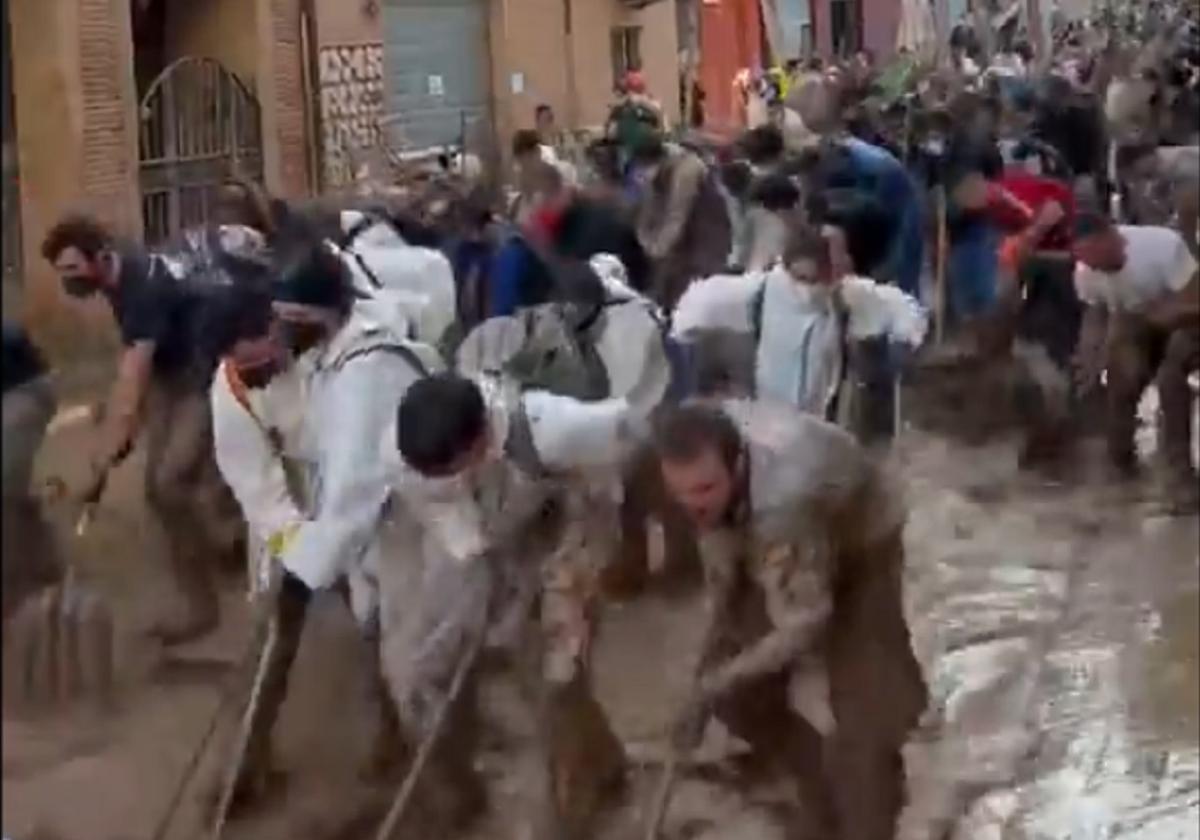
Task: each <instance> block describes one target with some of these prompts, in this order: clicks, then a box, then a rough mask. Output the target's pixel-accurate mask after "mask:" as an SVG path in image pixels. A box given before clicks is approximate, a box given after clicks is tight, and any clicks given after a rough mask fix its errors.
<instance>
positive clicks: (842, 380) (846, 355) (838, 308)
mask: <svg viewBox="0 0 1200 840" xmlns="http://www.w3.org/2000/svg"><path fill="white" fill-rule="evenodd" d="M833 307H834V312H835V314H836V317H837V323H838V342H839V347H838V356H839V357H840V358H839V364H840V366H841V370H840V372H839V375H838V380H839V381H838V384H837V388H836V389H835V391H834V395H833V399H832V400H831V401H830V403H829V406H828V409H827V411H826V416H825V418H824V419H825V420H828V421H829V422H831V423H837V417H838V412H839V410H840V404H841V402H842V400H843V398H844V397H845V393H844V391H845V384H846V377H847V375H848V374H849V372H850V307H848V306H847V305H846V301H845V299H844V298H843V297H842V294H841V291H840V290H838V291H835V292H834V295H833Z"/></svg>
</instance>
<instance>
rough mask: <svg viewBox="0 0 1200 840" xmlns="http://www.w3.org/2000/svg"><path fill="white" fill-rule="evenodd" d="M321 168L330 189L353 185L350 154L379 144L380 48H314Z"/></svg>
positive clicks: (374, 46) (381, 102) (381, 71)
mask: <svg viewBox="0 0 1200 840" xmlns="http://www.w3.org/2000/svg"><path fill="white" fill-rule="evenodd" d="M319 57H320V92H321V127H322V134H323V143H322V157H323V158H324V160H323V161H322V167H323V169H324V175H325V183H326V184H328V185H331V186H335V185H344V184H348V183H350V182H352V181H353V179H354V173H353V171H352V164H351V154H352V152H353V151H354V150H356V149H368V148H373V147H375V146H376V145H378V143H379V141H380V130H379V118H380V116H382V113H383V45H382V44H354V45H333V46H328V47H322V48H321V50H320V55H319Z"/></svg>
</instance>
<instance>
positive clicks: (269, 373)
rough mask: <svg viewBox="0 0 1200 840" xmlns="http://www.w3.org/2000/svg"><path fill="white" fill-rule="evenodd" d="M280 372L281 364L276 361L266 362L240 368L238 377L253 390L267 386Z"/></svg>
mask: <svg viewBox="0 0 1200 840" xmlns="http://www.w3.org/2000/svg"><path fill="white" fill-rule="evenodd" d="M278 374H279V365H278V364H276V363H275V362H264V363H262V364H257V365H254V366H253V367H246V368H238V377H239V378H240V379H241V380H242V383H243V384H244V385H245V386H246V387H247V388H249V389H250V390H252V391H258V390H261V389H263V388H266V387H267V386H268V385H270V384H271V380H272V379H274V378H275V377H276V376H277V375H278Z"/></svg>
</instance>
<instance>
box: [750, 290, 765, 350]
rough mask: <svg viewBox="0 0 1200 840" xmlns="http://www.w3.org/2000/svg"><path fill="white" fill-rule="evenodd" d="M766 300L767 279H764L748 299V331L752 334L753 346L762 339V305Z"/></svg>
mask: <svg viewBox="0 0 1200 840" xmlns="http://www.w3.org/2000/svg"><path fill="white" fill-rule="evenodd" d="M766 299H767V278H766V277H764V278H763V281H762V283H760V284H759V286H758V289H757V290H755V292H754V297H752V298H750V331H751V332H752V333H753V334H754V344H755V346H757V345H758V342H759V341H760V340H761V339H762V325H763V303H764V301H766Z"/></svg>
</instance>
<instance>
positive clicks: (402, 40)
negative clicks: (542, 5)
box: [380, 0, 491, 150]
mask: <svg viewBox="0 0 1200 840" xmlns="http://www.w3.org/2000/svg"><path fill="white" fill-rule="evenodd" d="M383 24H384V50H383V53H384V61H383V63H384V84H383V88H384V103H385V104H384V110H385V112H386V116H385V117H384V118H383V119H382V120H381V121H380V122H381V127H382V128H383V130H384V134H385V135H386V136H387V138H388V140H389V142H390V143H391V145H393V146H395V147H398V148H402V149H406V150H417V149H428V148H431V147H437V146H458V145H464V146H476V145H477V144H478V143H480V142H482V141H483V140H484V139H490V138H489V137H488V135H489V133H490V132H489V127H490V120H489V116H488V114H489V108H488V103H489V102H490V100H491V96H490V93H489V88H490V82H489V79H490V73H489V69H488V68H489V58H488V34H487V3H485V2H484V1H483V0H387V3H386V5H385V6H384V8H383ZM481 135H483V136H481Z"/></svg>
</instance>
